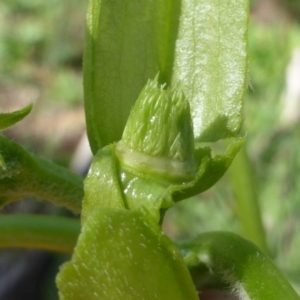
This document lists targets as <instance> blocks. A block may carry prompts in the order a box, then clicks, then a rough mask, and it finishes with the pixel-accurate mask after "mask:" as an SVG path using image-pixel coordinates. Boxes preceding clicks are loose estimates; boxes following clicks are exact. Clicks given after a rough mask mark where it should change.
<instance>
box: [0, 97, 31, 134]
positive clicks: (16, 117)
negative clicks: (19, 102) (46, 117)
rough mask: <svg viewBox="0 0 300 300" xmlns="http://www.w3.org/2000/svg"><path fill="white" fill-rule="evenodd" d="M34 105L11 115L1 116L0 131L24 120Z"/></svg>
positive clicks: (2, 114)
mask: <svg viewBox="0 0 300 300" xmlns="http://www.w3.org/2000/svg"><path fill="white" fill-rule="evenodd" d="M32 106H33V104H32V103H31V104H29V105H27V106H25V107H24V108H22V109H20V110H16V111H14V112H11V113H1V114H0V130H3V129H6V128H8V127H11V126H13V125H15V124H16V123H18V122H19V121H21V120H23V119H24V118H25V117H26V116H27V115H28V114H29V113H30V112H31V110H32Z"/></svg>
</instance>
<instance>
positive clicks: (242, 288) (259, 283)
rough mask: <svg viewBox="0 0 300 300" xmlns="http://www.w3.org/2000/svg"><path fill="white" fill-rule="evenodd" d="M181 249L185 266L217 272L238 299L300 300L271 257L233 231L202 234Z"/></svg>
mask: <svg viewBox="0 0 300 300" xmlns="http://www.w3.org/2000/svg"><path fill="white" fill-rule="evenodd" d="M181 249H182V252H183V254H184V256H185V261H186V263H187V265H188V267H189V268H193V269H195V268H199V270H203V268H204V267H206V268H207V269H208V270H209V271H210V272H212V273H215V274H219V275H221V276H222V280H223V281H224V282H226V283H227V284H230V286H231V287H232V290H233V292H234V293H236V294H237V295H238V296H239V299H250V300H254V299H255V300H274V299H289V300H299V299H300V298H299V296H298V295H297V293H296V292H295V291H294V289H293V288H292V287H291V285H290V284H289V282H288V281H287V280H286V279H285V278H284V276H283V275H282V273H281V272H280V271H279V270H278V269H277V267H276V266H275V265H274V263H273V262H272V261H271V259H269V257H268V256H267V255H266V254H265V253H264V252H263V251H262V250H260V249H259V248H258V247H257V246H256V245H255V244H253V243H252V242H250V241H247V240H245V239H243V238H242V237H240V236H238V235H236V234H234V233H231V232H222V231H220V232H209V233H204V234H201V235H200V236H199V237H198V238H197V239H196V240H194V241H193V242H192V243H189V244H185V245H182V246H181Z"/></svg>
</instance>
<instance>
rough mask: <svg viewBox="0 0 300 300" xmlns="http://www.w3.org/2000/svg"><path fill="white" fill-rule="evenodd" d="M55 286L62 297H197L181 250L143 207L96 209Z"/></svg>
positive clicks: (73, 299)
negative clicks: (137, 208)
mask: <svg viewBox="0 0 300 300" xmlns="http://www.w3.org/2000/svg"><path fill="white" fill-rule="evenodd" d="M57 285H58V287H59V290H60V299H62V300H77V299H78V300H79V299H89V300H93V299H95V300H96V299H97V300H98V299H101V300H120V299H122V300H133V299H134V300H135V299H136V300H140V299H144V300H155V299H157V300H163V299H164V300H167V299H170V300H171V299H172V300H187V299H188V300H196V299H199V298H198V295H197V292H196V289H195V287H194V284H193V282H192V280H191V277H190V274H189V272H188V269H187V268H186V266H185V263H184V261H183V259H182V256H181V254H180V252H179V250H178V249H177V248H176V247H175V245H174V244H173V243H172V242H171V241H170V240H169V238H168V237H167V236H166V235H164V233H163V232H162V231H161V229H160V228H159V226H158V225H157V224H155V223H152V221H150V220H149V219H148V218H147V213H146V212H145V211H142V210H141V209H139V210H136V209H135V210H126V209H108V208H106V209H102V210H100V211H95V212H94V213H92V214H91V215H90V216H89V217H88V219H87V221H86V223H85V225H84V227H83V231H82V234H81V235H80V237H79V240H78V244H77V246H76V249H75V254H74V255H73V257H72V260H71V262H68V263H66V264H65V265H64V266H63V268H62V270H61V272H60V273H59V275H58V277H57Z"/></svg>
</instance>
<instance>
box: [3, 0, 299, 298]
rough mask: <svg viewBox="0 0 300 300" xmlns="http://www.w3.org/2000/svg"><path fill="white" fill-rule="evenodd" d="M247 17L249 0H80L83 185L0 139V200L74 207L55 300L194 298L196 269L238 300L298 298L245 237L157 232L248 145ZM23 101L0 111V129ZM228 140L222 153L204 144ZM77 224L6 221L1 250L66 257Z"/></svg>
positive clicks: (49, 218)
mask: <svg viewBox="0 0 300 300" xmlns="http://www.w3.org/2000/svg"><path fill="white" fill-rule="evenodd" d="M247 21H248V0H222V1H220V0H197V1H192V0H155V1H154V0H143V1H140V0H113V1H112V0H90V1H89V8H88V14H87V31H86V42H85V51H84V64H83V66H84V68H83V73H84V76H83V77H84V78H83V79H84V98H85V114H86V123H87V132H88V137H89V142H90V146H91V149H92V152H93V154H94V155H95V156H94V158H93V161H92V164H91V167H90V170H89V173H88V175H87V177H86V178H85V180H84V187H83V179H82V177H81V176H79V175H76V174H74V173H72V172H70V171H68V170H67V169H64V168H62V167H59V166H57V165H55V164H53V163H51V162H48V161H46V160H43V159H41V158H38V157H35V156H34V155H32V154H29V153H28V152H26V151H25V149H24V148H22V147H21V146H20V145H18V144H16V143H14V142H13V141H11V140H9V139H8V138H6V137H4V136H2V135H0V206H1V207H2V206H4V205H6V204H8V203H9V202H12V201H16V200H18V199H23V198H25V197H29V196H30V197H32V196H33V197H35V198H37V199H47V200H49V201H51V202H53V203H55V204H58V205H63V206H65V207H67V208H68V209H70V210H72V211H73V212H75V213H80V212H81V232H80V234H79V237H78V240H77V244H76V247H75V249H74V252H73V255H72V258H71V260H70V261H69V262H67V263H65V264H64V265H63V266H62V267H61V270H60V272H59V274H58V276H57V280H56V281H57V286H58V288H59V295H60V299H62V300H94V299H95V300H96V299H97V300H99V299H101V300H155V299H157V300H196V299H199V295H198V293H197V291H196V288H195V283H196V284H197V283H198V282H199V281H198V280H199V276H200V277H201V278H202V279H203V278H204V279H203V280H204V281H205V282H207V278H208V276H207V275H208V274H210V273H212V274H215V275H216V274H217V275H218V276H219V278H220V280H221V281H223V283H225V284H226V286H227V287H231V288H232V290H233V291H234V292H235V293H236V294H237V295H238V296H239V298H240V299H243V300H245V299H251V300H276V299H278V300H282V299H289V300H296V299H298V300H299V297H298V296H297V294H296V293H295V291H294V290H293V289H292V288H291V286H290V284H289V283H288V282H287V281H286V280H285V278H284V277H283V275H282V274H281V273H280V272H279V271H278V269H277V268H276V267H275V265H274V264H273V263H272V261H271V260H270V259H269V258H268V257H267V256H266V255H265V254H264V252H263V251H261V250H260V249H259V248H258V247H256V246H255V245H254V244H253V243H251V242H249V241H246V240H245V239H243V238H241V237H239V236H237V235H235V234H233V233H229V232H208V233H204V234H201V235H200V236H198V237H197V238H196V239H194V240H193V241H191V242H189V243H186V244H181V245H175V244H174V243H173V242H172V241H171V240H170V239H169V238H168V237H167V236H166V235H165V234H164V232H163V231H162V229H161V224H162V221H163V217H164V214H165V212H166V210H167V209H169V208H170V207H172V206H173V205H174V204H175V203H176V202H177V201H179V200H183V199H186V198H188V197H191V196H194V195H197V194H199V193H201V192H203V191H205V190H207V189H208V188H210V187H211V186H212V185H214V184H215V183H216V182H217V181H218V180H219V179H220V178H221V177H222V175H223V174H224V173H225V171H226V170H227V169H228V167H229V166H230V164H231V162H232V160H233V158H234V157H235V155H236V154H237V152H238V151H239V149H240V148H241V146H242V144H243V142H244V140H243V139H242V138H238V137H237V136H238V134H239V131H240V128H241V125H242V122H243V117H242V107H243V105H242V97H243V93H244V90H245V86H246V84H245V83H246V73H247V37H246V35H247ZM158 72H159V73H158ZM155 74H159V75H157V76H156V77H155ZM153 78H154V79H153ZM151 79H153V80H151ZM136 99H137V100H136ZM135 100H136V102H135ZM134 102H135V104H134ZM130 109H131V112H130ZM30 110H31V106H30V105H29V106H28V107H25V108H24V109H23V110H20V111H17V112H14V113H7V114H0V130H1V129H4V128H7V127H8V126H11V125H13V124H15V123H16V122H17V121H19V120H21V119H22V118H24V117H25V116H26V115H27V114H28V113H29V112H30ZM129 112H130V114H129ZM128 116H129V117H128ZM125 124H126V125H125ZM225 138H228V139H229V138H231V144H230V145H229V147H228V149H227V150H226V152H225V153H223V154H222V155H216V156H212V154H211V150H210V148H209V147H204V146H203V144H201V143H202V142H215V141H217V140H219V139H225ZM83 190H84V196H83ZM82 198H83V202H81V201H82ZM79 227H80V226H79V224H78V221H77V220H71V219H70V218H66V217H52V216H43V217H41V216H1V218H0V229H1V230H0V247H20V246H21V247H35V248H42V249H48V250H55V251H64V252H72V251H73V248H74V245H75V241H76V238H77V236H78V232H79ZM195 274H196V275H195ZM198 275H199V276H198ZM200 297H201V295H200Z"/></svg>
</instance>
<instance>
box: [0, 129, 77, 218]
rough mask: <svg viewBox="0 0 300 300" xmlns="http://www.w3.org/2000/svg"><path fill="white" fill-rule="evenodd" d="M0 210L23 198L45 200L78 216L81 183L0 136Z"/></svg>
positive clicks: (67, 173) (65, 170) (73, 175)
mask: <svg viewBox="0 0 300 300" xmlns="http://www.w3.org/2000/svg"><path fill="white" fill-rule="evenodd" d="M0 155H1V156H2V158H3V160H4V162H5V165H6V168H5V169H3V168H0V207H2V206H4V205H6V204H8V203H9V202H12V201H16V200H20V199H23V198H26V197H34V198H37V199H40V200H49V201H51V202H53V203H55V204H57V205H63V206H65V207H67V208H69V209H70V210H72V211H74V212H75V213H80V210H81V201H82V197H83V179H82V177H81V176H79V175H77V174H74V173H72V172H70V171H68V170H67V169H65V168H63V167H60V166H58V165H56V164H54V163H51V162H49V161H46V160H44V159H41V158H39V157H36V156H34V155H32V154H30V153H28V152H27V151H26V150H25V149H24V148H23V147H22V146H20V145H18V144H17V143H15V142H13V141H11V140H9V139H8V138H6V137H4V136H3V135H0Z"/></svg>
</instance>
